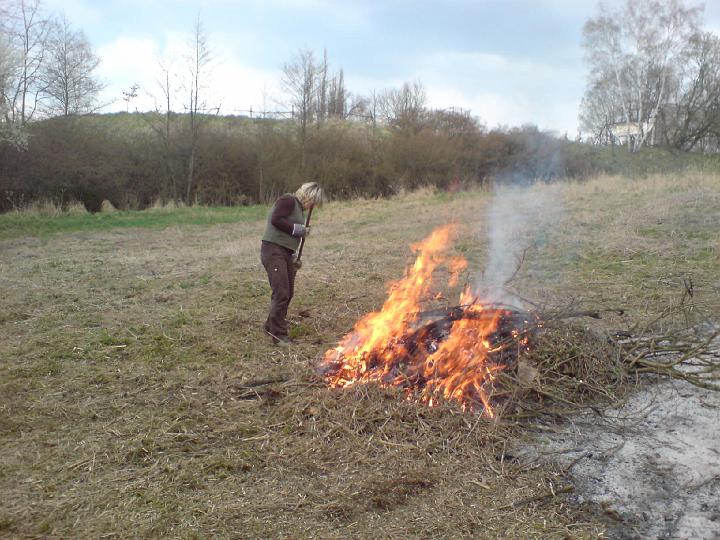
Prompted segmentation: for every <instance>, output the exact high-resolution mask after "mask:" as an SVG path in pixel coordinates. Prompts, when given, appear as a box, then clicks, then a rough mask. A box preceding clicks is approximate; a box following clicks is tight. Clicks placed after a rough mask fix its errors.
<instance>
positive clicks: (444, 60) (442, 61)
mask: <svg viewBox="0 0 720 540" xmlns="http://www.w3.org/2000/svg"><path fill="white" fill-rule="evenodd" d="M416 73H417V78H418V79H420V80H421V81H422V82H423V83H424V84H425V87H426V90H427V94H428V100H429V102H430V105H431V106H433V107H438V108H444V107H451V106H455V107H462V108H466V109H471V110H472V112H473V114H475V115H477V116H479V117H480V118H481V120H483V121H484V122H485V123H486V124H487V125H488V126H489V127H495V126H497V125H510V126H519V125H521V124H524V123H534V124H537V125H538V126H539V127H540V128H543V129H551V130H554V131H558V132H560V133H565V132H568V135H569V136H573V135H574V130H575V129H576V126H577V114H578V106H579V97H578V96H580V95H582V89H583V86H582V85H583V83H582V81H583V77H584V73H583V72H582V71H581V70H580V69H579V68H578V67H577V66H574V67H567V66H558V65H552V64H545V63H540V62H533V61H529V60H525V59H515V58H511V57H509V56H504V55H499V54H493V53H485V52H457V51H449V52H438V53H435V54H432V55H430V56H428V57H427V58H424V59H421V60H420V62H419V65H418V67H417V70H416Z"/></svg>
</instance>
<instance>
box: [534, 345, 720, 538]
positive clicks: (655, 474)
mask: <svg viewBox="0 0 720 540" xmlns="http://www.w3.org/2000/svg"><path fill="white" fill-rule="evenodd" d="M714 350H715V352H714V353H712V354H713V355H716V356H718V357H720V353H719V352H718V350H720V348H717V349H714ZM646 382H648V381H646ZM538 427H539V430H540V431H539V435H538V436H537V437H536V441H537V444H536V445H534V446H532V447H524V448H522V451H521V452H520V454H521V455H522V458H521V459H523V460H528V461H534V460H538V459H540V460H545V461H551V462H554V463H556V464H557V465H558V466H559V467H560V468H561V469H562V470H564V471H567V473H568V474H569V476H570V478H571V480H572V482H573V484H574V487H575V490H574V492H573V494H572V495H571V499H572V500H574V502H575V503H577V504H579V505H581V506H583V507H586V508H587V509H588V510H590V511H592V512H597V513H598V514H600V515H602V516H604V517H605V519H606V522H607V524H608V537H609V538H617V539H623V540H626V539H636V538H638V539H640V538H642V539H644V538H661V539H668V540H669V539H685V538H687V539H707V540H710V539H718V538H720V429H719V427H720V392H718V391H713V390H709V389H704V388H699V387H697V386H694V385H692V384H690V383H688V382H686V381H684V380H672V381H668V380H665V381H662V382H657V383H650V384H646V385H644V386H642V387H640V388H639V389H638V390H637V391H636V392H635V393H633V394H632V395H631V396H630V397H629V398H628V400H627V402H626V403H625V404H624V405H623V406H622V407H619V408H616V409H610V410H605V411H602V412H601V413H597V412H596V413H592V412H589V413H587V414H584V415H581V416H579V417H577V418H575V419H573V420H572V422H569V423H566V424H564V425H562V426H550V425H540V426H538Z"/></svg>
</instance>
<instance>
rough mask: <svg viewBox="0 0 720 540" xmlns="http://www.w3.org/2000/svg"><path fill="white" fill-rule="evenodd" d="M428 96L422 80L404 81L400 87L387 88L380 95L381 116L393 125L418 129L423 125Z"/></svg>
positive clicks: (379, 107)
mask: <svg viewBox="0 0 720 540" xmlns="http://www.w3.org/2000/svg"><path fill="white" fill-rule="evenodd" d="M426 102H427V96H426V94H425V87H424V86H423V84H422V83H421V82H420V81H414V82H412V83H408V82H406V83H404V84H403V85H402V87H401V88H400V89H393V90H385V91H384V92H383V93H382V94H381V95H380V97H379V100H378V109H379V114H380V116H381V118H383V119H384V120H385V121H386V122H388V123H389V124H390V125H391V126H393V127H397V128H400V129H411V130H415V131H417V130H418V129H420V127H421V125H422V119H423V115H424V113H425V104H426Z"/></svg>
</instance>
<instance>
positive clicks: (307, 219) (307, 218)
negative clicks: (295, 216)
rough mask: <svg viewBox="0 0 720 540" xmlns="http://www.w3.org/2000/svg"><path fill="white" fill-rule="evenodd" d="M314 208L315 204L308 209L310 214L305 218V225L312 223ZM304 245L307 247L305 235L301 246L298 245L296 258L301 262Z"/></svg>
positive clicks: (301, 240) (296, 260)
mask: <svg viewBox="0 0 720 540" xmlns="http://www.w3.org/2000/svg"><path fill="white" fill-rule="evenodd" d="M313 208H314V206H311V207H310V209H309V210H308V215H307V217H306V218H305V227H308V226H309V225H310V216H312V211H313ZM304 247H305V237H304V236H303V237H302V238H301V239H300V247H298V255H297V259H295V262H300V257H302V252H303V248H304Z"/></svg>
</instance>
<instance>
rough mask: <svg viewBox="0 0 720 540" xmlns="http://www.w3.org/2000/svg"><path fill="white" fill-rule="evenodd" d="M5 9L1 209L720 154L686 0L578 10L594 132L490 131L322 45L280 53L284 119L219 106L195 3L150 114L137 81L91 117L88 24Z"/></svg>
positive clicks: (585, 118)
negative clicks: (369, 74)
mask: <svg viewBox="0 0 720 540" xmlns="http://www.w3.org/2000/svg"><path fill="white" fill-rule="evenodd" d="M0 2H3V0H0ZM0 11H1V13H0V15H2V18H0V211H6V210H9V209H12V208H21V207H23V206H26V205H28V204H31V203H32V202H34V201H38V200H44V199H47V200H52V201H53V202H55V203H56V204H58V205H60V206H62V205H66V204H68V203H70V202H72V201H81V202H82V203H83V204H84V205H85V206H86V208H88V210H91V211H97V210H99V209H100V207H101V204H102V201H103V200H109V201H111V202H112V203H113V205H115V206H116V207H118V208H134V209H135V208H137V209H142V208H146V207H148V206H150V205H152V204H154V203H156V202H161V203H164V202H183V203H185V204H195V203H201V204H212V205H237V204H250V203H256V202H265V201H268V200H271V199H272V198H273V197H275V196H276V195H278V194H280V193H283V192H285V191H288V190H291V189H294V187H295V186H296V185H297V184H298V183H300V182H302V181H306V180H311V179H312V180H317V181H319V182H321V183H322V184H323V186H324V187H325V188H326V189H327V190H328V192H329V193H330V194H331V196H334V197H341V198H342V197H353V196H365V197H378V196H387V195H390V194H393V193H396V192H398V191H400V190H405V189H414V188H416V187H418V186H424V185H432V186H436V187H438V188H440V189H460V188H463V187H468V186H471V185H484V184H487V183H488V182H490V181H491V180H501V181H502V180H508V181H514V182H528V181H534V180H537V179H544V180H551V179H555V178H560V177H569V178H584V177H586V176H588V175H591V174H596V173H597V172H611V173H613V172H627V171H636V172H641V173H644V172H653V171H659V170H668V169H669V168H672V167H675V166H677V164H681V165H682V164H685V163H688V162H690V161H691V160H688V159H678V158H677V157H676V158H675V159H673V160H668V159H667V158H666V156H665V154H662V153H658V151H657V149H656V148H655V149H648V151H651V150H652V152H654V153H652V154H650V157H648V153H647V152H645V154H644V155H642V156H639V158H638V159H634V160H628V159H626V158H624V157H622V156H621V153H620V152H618V151H616V148H615V146H616V145H617V144H623V145H625V144H626V145H627V147H628V148H629V149H630V150H631V151H632V153H638V152H639V151H640V150H641V149H647V147H649V146H654V147H657V146H663V147H665V148H670V149H671V150H672V151H676V150H681V151H688V150H693V151H697V150H702V151H704V152H711V151H712V152H714V151H716V150H717V142H716V140H717V139H716V137H717V135H716V134H720V116H718V115H720V102H719V98H720V81H719V80H718V74H719V73H720V52H719V50H718V43H717V39H716V38H714V36H712V35H710V34H703V33H700V32H699V30H698V28H699V14H700V10H699V8H697V7H692V6H687V5H686V4H685V3H683V2H682V1H680V0H666V1H664V2H648V3H644V4H643V3H637V2H636V3H633V2H628V3H627V5H626V6H625V7H624V8H622V9H620V10H616V11H610V10H609V9H608V8H604V7H601V8H600V9H599V12H598V13H599V14H598V15H597V16H596V17H593V18H591V19H590V20H588V22H587V23H586V25H585V28H584V43H583V44H584V46H585V48H586V50H587V52H588V62H589V64H590V66H591V67H592V75H591V77H590V80H589V85H588V90H587V92H586V95H585V98H584V100H583V104H582V111H581V119H582V122H583V126H584V128H585V130H586V131H587V132H588V133H591V134H592V135H593V141H594V142H595V143H596V144H585V143H583V142H580V141H579V140H577V141H569V140H567V139H565V138H558V137H556V136H554V135H552V134H549V133H545V132H542V131H540V130H539V129H538V128H536V127H534V126H532V125H528V126H523V127H518V128H495V129H488V128H487V127H486V126H485V125H484V124H483V123H482V122H481V121H480V120H479V119H478V118H476V117H473V116H472V114H471V112H470V111H466V110H462V109H457V108H448V109H433V108H431V107H429V106H428V102H427V96H426V91H425V88H424V86H423V84H422V82H420V81H408V82H405V83H404V84H402V85H401V86H400V87H399V88H387V89H382V90H379V91H373V92H372V93H371V94H370V95H360V94H355V93H353V92H351V91H350V90H349V89H348V88H347V87H346V84H345V74H344V71H343V70H342V69H334V68H333V67H332V66H331V64H330V62H329V59H328V53H327V51H322V53H321V54H317V53H316V52H315V51H312V50H309V49H301V50H300V51H298V52H297V53H296V54H295V56H294V57H292V58H291V59H290V61H289V62H288V63H287V64H285V65H284V66H283V70H282V79H281V91H282V96H281V97H280V98H279V101H280V103H282V105H283V106H284V107H285V108H286V109H289V111H291V114H290V116H289V117H286V118H266V117H260V118H247V117H238V116H230V115H222V114H221V108H220V106H219V105H216V104H214V103H212V91H211V89H210V88H209V86H210V85H209V83H208V81H209V80H210V74H211V71H212V64H213V54H212V49H211V47H210V44H209V40H208V38H207V35H206V33H205V30H204V28H203V25H202V21H201V20H200V18H199V17H198V18H197V20H196V21H195V23H194V25H193V28H192V33H191V36H190V39H189V41H188V43H187V46H186V50H185V51H184V54H182V57H181V58H162V59H159V61H158V81H159V82H158V84H157V87H156V88H154V89H153V90H152V96H153V98H154V103H155V106H154V110H153V111H150V112H140V111H135V112H132V113H131V112H130V108H131V107H130V106H131V104H132V103H133V100H134V99H135V98H136V97H137V95H138V92H139V91H144V92H147V93H151V90H149V89H141V88H140V86H139V85H137V84H133V85H132V86H130V87H129V88H128V90H127V91H124V92H123V96H122V99H123V100H125V102H126V104H127V107H126V112H125V113H115V114H97V112H96V111H97V109H98V108H99V107H100V105H101V104H100V103H99V102H98V96H99V92H100V90H101V89H102V83H101V82H100V81H99V80H98V79H97V77H96V76H95V70H96V68H97V66H98V63H99V58H98V57H97V56H96V55H95V53H94V52H93V50H92V47H91V46H90V44H89V43H88V42H87V39H86V38H85V37H84V34H83V33H82V32H81V31H79V30H75V29H73V28H72V26H71V25H70V23H69V22H68V21H67V20H66V19H65V18H64V17H62V16H51V15H48V14H47V13H46V12H45V11H44V10H43V8H42V5H41V3H40V0H11V1H9V0H5V3H0ZM640 153H642V152H640ZM673 163H674V165H673Z"/></svg>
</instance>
